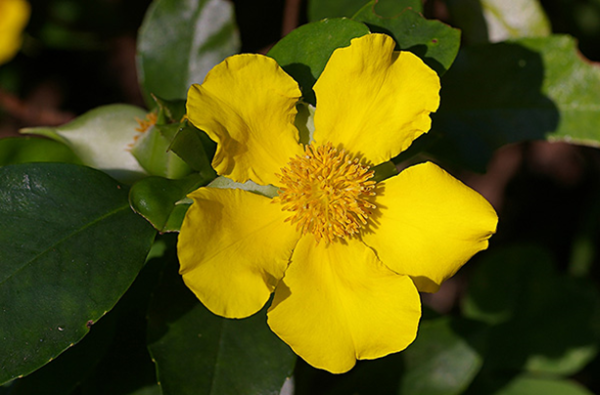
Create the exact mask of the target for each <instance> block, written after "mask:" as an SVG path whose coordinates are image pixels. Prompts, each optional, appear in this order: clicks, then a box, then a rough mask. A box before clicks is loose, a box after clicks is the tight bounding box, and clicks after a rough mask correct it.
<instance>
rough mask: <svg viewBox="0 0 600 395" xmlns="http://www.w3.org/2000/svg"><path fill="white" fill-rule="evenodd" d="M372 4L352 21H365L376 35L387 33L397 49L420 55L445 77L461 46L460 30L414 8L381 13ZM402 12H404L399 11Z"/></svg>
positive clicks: (399, 8)
mask: <svg viewBox="0 0 600 395" xmlns="http://www.w3.org/2000/svg"><path fill="white" fill-rule="evenodd" d="M375 5H379V4H375V1H371V2H370V3H369V4H367V5H366V6H365V7H363V8H362V9H361V10H360V11H359V12H358V13H357V14H356V15H354V17H353V18H352V19H354V20H355V21H358V22H363V23H365V24H366V25H367V26H369V29H370V30H371V32H373V33H386V34H388V35H390V36H392V37H393V38H394V40H396V43H398V47H397V49H401V50H404V51H410V52H412V53H414V54H415V55H417V56H419V57H420V58H421V59H423V61H425V63H427V65H428V66H429V67H431V68H432V69H434V70H435V71H436V72H437V73H438V74H439V75H442V74H444V73H445V72H446V70H448V69H449V68H450V66H451V65H452V62H453V61H454V59H455V58H456V55H457V54H458V49H459V47H460V31H459V30H458V29H455V28H452V27H450V26H448V25H446V24H444V23H442V22H440V21H434V20H427V19H425V18H423V16H421V15H420V14H419V13H417V12H415V11H413V10H412V9H407V10H404V11H402V9H401V8H402V7H400V6H398V10H397V11H398V12H395V13H390V14H381V13H380V7H374V6H375ZM400 11H402V12H400Z"/></svg>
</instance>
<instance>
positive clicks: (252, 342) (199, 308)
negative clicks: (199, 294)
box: [148, 240, 296, 395]
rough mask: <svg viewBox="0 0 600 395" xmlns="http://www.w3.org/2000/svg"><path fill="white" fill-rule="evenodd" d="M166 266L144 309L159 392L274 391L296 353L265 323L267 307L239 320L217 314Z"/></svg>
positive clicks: (167, 394) (217, 394) (176, 394)
mask: <svg viewBox="0 0 600 395" xmlns="http://www.w3.org/2000/svg"><path fill="white" fill-rule="evenodd" d="M199 242H201V240H199ZM167 269H168V270H167V271H166V273H165V276H164V279H163V282H162V285H160V286H159V288H158V289H157V291H156V292H155V294H154V295H155V297H154V299H153V301H152V302H151V305H150V311H149V314H148V348H149V349H150V353H151V355H152V358H153V359H154V361H155V363H156V369H157V373H158V378H159V381H160V384H161V387H162V390H163V394H164V395H188V394H190V395H204V394H210V395H225V394H232V395H237V394H245V395H258V394H261V395H262V394H273V395H277V394H279V391H280V389H281V387H282V386H283V383H284V381H285V379H286V377H289V376H290V375H291V373H292V369H293V366H294V361H295V359H296V356H295V355H294V353H293V352H292V351H291V350H290V349H289V348H288V346H287V345H286V344H284V343H283V342H282V341H281V340H279V338H278V337H277V336H276V335H275V334H274V333H272V332H271V330H270V329H269V327H268V326H267V323H266V314H265V312H266V308H265V309H263V310H261V311H260V312H258V313H257V314H255V315H253V316H252V317H249V318H246V319H243V320H230V319H226V318H221V317H217V316H215V315H214V314H212V313H211V312H209V311H208V310H207V309H206V308H205V307H204V306H203V305H202V304H201V303H200V302H199V301H198V299H196V297H195V296H194V294H192V292H191V291H190V290H189V289H188V288H186V286H185V285H184V283H183V281H182V279H181V277H180V276H179V275H178V274H177V272H176V270H177V266H176V265H172V266H170V267H168V268H167Z"/></svg>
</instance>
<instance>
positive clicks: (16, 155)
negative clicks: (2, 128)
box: [0, 137, 81, 166]
mask: <svg viewBox="0 0 600 395" xmlns="http://www.w3.org/2000/svg"><path fill="white" fill-rule="evenodd" d="M30 162H65V163H81V160H79V158H77V156H76V155H75V154H74V153H73V151H72V150H71V149H70V148H69V147H67V146H66V145H64V144H62V143H59V142H57V141H53V140H48V139H41V138H35V137H8V138H3V139H0V166H6V165H10V164H16V163H30Z"/></svg>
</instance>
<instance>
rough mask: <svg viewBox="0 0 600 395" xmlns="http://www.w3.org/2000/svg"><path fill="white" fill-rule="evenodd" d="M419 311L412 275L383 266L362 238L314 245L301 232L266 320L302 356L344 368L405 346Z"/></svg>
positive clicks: (340, 370)
mask: <svg viewBox="0 0 600 395" xmlns="http://www.w3.org/2000/svg"><path fill="white" fill-rule="evenodd" d="M420 316H421V302H420V299H419V294H418V293H417V290H416V288H415V286H414V284H413V282H412V281H411V280H410V278H409V277H407V276H401V275H398V274H396V273H393V272H392V271H390V270H389V269H387V268H386V267H385V266H384V265H382V264H381V262H379V260H378V259H377V257H376V256H375V254H374V253H373V251H372V250H371V249H370V248H368V247H366V246H365V245H364V244H363V243H361V242H360V241H358V240H356V239H350V240H348V241H347V243H341V242H334V243H331V244H329V245H328V246H326V245H325V244H324V243H320V244H318V245H317V244H316V243H315V240H314V238H313V237H312V236H306V237H303V238H301V239H300V241H299V242H298V245H297V247H296V249H295V250H294V255H293V256H292V263H291V264H290V267H289V268H288V270H287V271H286V273H285V277H284V279H283V280H282V281H281V282H280V283H279V285H278V286H277V289H276V290H275V298H274V300H273V304H272V305H271V308H270V309H269V313H268V317H269V318H268V323H269V326H270V327H271V329H272V330H273V332H275V333H276V334H277V335H278V336H279V337H280V338H281V339H283V341H284V342H286V343H287V344H288V345H289V346H290V347H291V348H292V349H293V350H294V351H295V352H296V354H298V355H299V356H301V357H302V358H304V359H305V360H306V361H307V362H308V363H310V364H311V365H313V366H315V367H317V368H320V369H326V370H328V371H330V372H332V373H343V372H346V371H348V370H350V369H351V368H352V367H353V366H354V364H355V362H356V359H374V358H379V357H382V356H385V355H387V354H390V353H393V352H397V351H400V350H403V349H404V348H406V347H407V346H408V345H409V344H410V343H411V342H412V341H413V340H414V338H415V336H416V332H417V326H418V323H419V318H420Z"/></svg>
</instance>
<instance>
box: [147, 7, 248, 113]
mask: <svg viewBox="0 0 600 395" xmlns="http://www.w3.org/2000/svg"><path fill="white" fill-rule="evenodd" d="M239 47H240V39H239V34H238V31H237V27H236V24H235V18H234V13H233V4H232V3H231V2H229V1H225V0H190V1H178V0H154V2H153V3H152V4H151V5H150V8H149V9H148V11H147V12H146V16H145V18H144V22H143V24H142V27H141V28H140V33H139V37H138V65H139V67H138V75H139V80H140V83H141V85H142V87H143V90H144V92H145V93H146V94H147V95H150V94H151V93H152V94H155V95H157V96H159V97H161V98H165V99H183V98H185V97H186V96H187V91H188V88H189V87H190V85H192V84H193V83H202V81H204V76H205V75H206V73H208V71H209V70H210V69H212V68H213V67H214V66H215V65H216V64H217V63H219V62H221V61H222V60H223V59H225V58H226V57H227V56H229V55H233V54H235V53H236V52H238V50H239ZM147 103H148V104H149V105H153V104H154V101H153V100H151V99H150V97H149V96H147Z"/></svg>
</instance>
